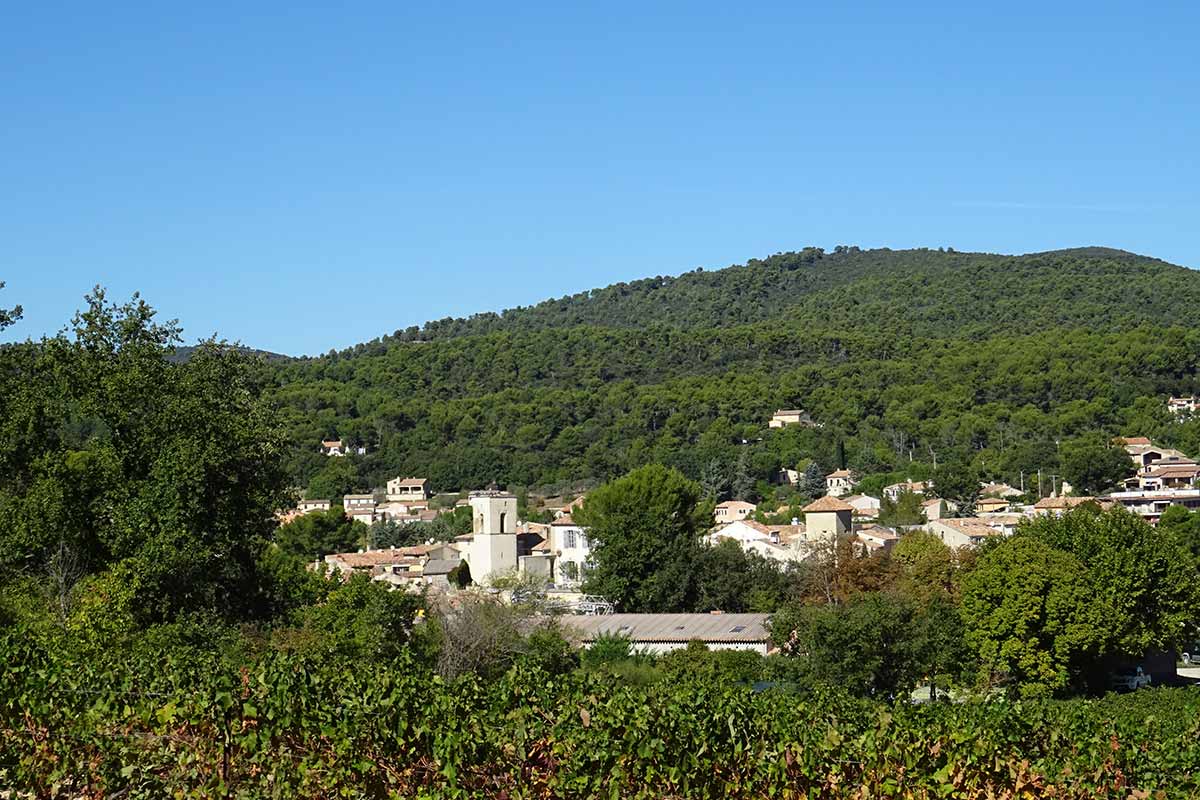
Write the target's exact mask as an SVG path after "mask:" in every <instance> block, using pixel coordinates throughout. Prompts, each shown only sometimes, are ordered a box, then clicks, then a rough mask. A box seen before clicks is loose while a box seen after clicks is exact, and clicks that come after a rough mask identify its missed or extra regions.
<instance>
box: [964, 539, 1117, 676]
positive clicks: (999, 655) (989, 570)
mask: <svg viewBox="0 0 1200 800" xmlns="http://www.w3.org/2000/svg"><path fill="white" fill-rule="evenodd" d="M962 616H963V621H964V622H965V624H966V631H967V642H968V643H969V644H970V645H971V646H972V648H973V649H974V650H975V652H976V654H977V657H978V659H979V665H980V677H981V679H982V680H984V681H985V682H988V683H992V684H997V685H1001V686H1004V687H1006V688H1007V689H1009V690H1010V691H1013V692H1015V693H1019V694H1021V695H1025V696H1046V695H1051V694H1055V693H1061V692H1063V691H1065V690H1066V689H1067V688H1068V687H1069V686H1072V685H1078V684H1079V683H1080V682H1081V681H1082V680H1083V678H1084V672H1085V670H1087V669H1088V668H1089V667H1090V665H1091V664H1093V663H1094V662H1095V660H1096V659H1097V658H1098V657H1099V656H1100V655H1101V654H1102V653H1103V651H1104V646H1105V643H1106V642H1107V641H1108V629H1109V625H1110V623H1111V621H1112V617H1113V612H1112V609H1110V608H1108V607H1107V606H1106V604H1105V603H1104V602H1103V600H1101V599H1099V598H1098V597H1097V594H1096V586H1095V584H1094V583H1093V581H1092V579H1091V576H1090V575H1089V574H1088V571H1087V569H1086V568H1085V567H1084V566H1083V564H1081V563H1080V562H1079V560H1078V559H1077V558H1075V556H1073V555H1071V554H1070V553H1066V552H1063V551H1061V550H1056V549H1055V548H1053V547H1051V546H1049V545H1047V544H1045V543H1043V542H1042V541H1040V540H1039V539H1038V538H1036V537H1034V536H1021V535H1018V536H1015V537H1013V538H1012V539H1009V540H1006V541H1003V542H1000V543H999V544H998V545H996V546H994V547H992V548H990V549H989V550H987V551H986V552H985V553H984V554H983V555H982V556H980V558H979V560H978V562H977V563H976V565H975V568H974V569H973V570H971V572H969V573H968V574H967V575H966V577H965V578H964V579H963V596H962Z"/></svg>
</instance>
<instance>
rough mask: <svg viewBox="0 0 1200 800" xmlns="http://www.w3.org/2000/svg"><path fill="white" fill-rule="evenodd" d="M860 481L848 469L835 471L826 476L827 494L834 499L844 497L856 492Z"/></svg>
mask: <svg viewBox="0 0 1200 800" xmlns="http://www.w3.org/2000/svg"><path fill="white" fill-rule="evenodd" d="M856 485H858V481H856V480H855V479H854V475H853V474H852V473H851V472H850V470H848V469H835V470H834V471H833V472H831V473H829V474H828V475H826V476H825V494H827V495H830V496H832V497H842V496H843V495H847V494H850V493H851V492H852V491H854V487H855V486H856Z"/></svg>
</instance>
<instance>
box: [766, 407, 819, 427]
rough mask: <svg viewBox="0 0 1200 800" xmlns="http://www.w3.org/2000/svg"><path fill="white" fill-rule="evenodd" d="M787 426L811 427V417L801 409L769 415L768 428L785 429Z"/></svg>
mask: <svg viewBox="0 0 1200 800" xmlns="http://www.w3.org/2000/svg"><path fill="white" fill-rule="evenodd" d="M788 425H805V426H809V427H811V426H812V425H813V420H812V417H811V416H809V414H808V412H807V411H805V410H804V409H802V408H795V409H780V410H779V411H776V412H775V413H774V414H773V415H771V419H770V421H769V422H768V423H767V427H768V428H785V427H787V426H788Z"/></svg>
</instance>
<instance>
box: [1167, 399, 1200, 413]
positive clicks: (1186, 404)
mask: <svg viewBox="0 0 1200 800" xmlns="http://www.w3.org/2000/svg"><path fill="white" fill-rule="evenodd" d="M1197 408H1200V397H1196V396H1194V395H1192V396H1188V397H1171V398H1169V399H1168V400H1167V410H1168V411H1170V412H1171V413H1172V414H1174V415H1175V416H1177V417H1182V416H1187V415H1189V414H1195V413H1196V409H1197Z"/></svg>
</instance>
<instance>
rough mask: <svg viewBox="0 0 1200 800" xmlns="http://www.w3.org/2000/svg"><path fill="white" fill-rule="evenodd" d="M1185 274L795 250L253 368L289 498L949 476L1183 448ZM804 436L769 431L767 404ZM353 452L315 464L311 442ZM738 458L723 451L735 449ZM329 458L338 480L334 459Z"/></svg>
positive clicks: (1199, 279) (1143, 262) (1193, 303)
mask: <svg viewBox="0 0 1200 800" xmlns="http://www.w3.org/2000/svg"><path fill="white" fill-rule="evenodd" d="M1198 362H1200V273H1197V272H1194V271H1192V270H1190V269H1186V268H1184V267H1178V266H1174V265H1171V264H1167V263H1165V262H1163V261H1159V260H1157V259H1153V258H1147V257H1144V256H1138V255H1134V254H1131V253H1126V252H1122V251H1117V250H1108V249H1100V248H1087V249H1076V250H1064V251H1055V252H1049V253H1036V254H1030V255H1024V256H1004V255H988V254H970V253H957V252H952V251H946V252H942V251H930V250H910V251H890V250H872V251H861V250H858V249H857V248H838V249H837V250H835V251H834V252H832V253H825V252H822V251H820V250H817V249H807V250H803V251H800V252H798V253H790V254H782V255H776V256H772V257H770V258H767V259H764V260H762V261H751V262H749V263H748V264H747V265H745V266H739V267H731V268H728V269H724V270H720V271H715V272H701V271H696V272H691V273H687V274H685V275H682V276H679V277H676V278H652V279H647V280H644V281H637V282H634V283H629V284H616V285H613V286H610V287H607V288H604V289H598V290H596V291H593V292H588V293H584V294H579V295H574V296H571V297H567V298H563V299H560V300H553V301H547V302H545V303H541V304H538V305H535V306H531V307H528V308H519V309H514V310H510V311H506V312H504V313H503V314H485V315H478V316H475V317H472V318H469V319H463V320H449V321H441V322H433V323H429V324H428V325H427V326H426V327H425V328H424V329H420V330H418V329H410V330H409V331H405V332H399V333H398V334H397V335H395V336H391V337H384V338H383V339H379V340H376V341H374V342H371V343H367V344H363V345H359V346H357V347H355V348H352V349H351V350H348V351H343V352H341V353H337V354H331V355H330V356H325V357H321V358H315V359H297V360H289V361H286V362H282V363H277V364H272V365H268V366H267V367H265V369H266V370H267V374H268V379H269V380H270V381H271V382H272V383H273V384H274V385H275V391H274V396H275V399H276V402H277V403H278V405H279V408H280V409H281V412H282V414H283V419H284V420H285V423H286V425H287V427H288V430H289V432H290V435H291V438H292V442H293V458H292V462H291V463H290V464H289V466H290V468H291V470H292V472H293V474H294V476H295V480H296V482H297V484H298V485H300V486H309V487H310V488H311V489H312V490H313V492H314V493H315V494H321V495H336V494H338V493H340V492H342V491H350V490H352V489H366V488H369V487H371V486H378V485H380V484H381V483H382V481H383V480H385V479H386V478H388V477H392V476H394V475H396V474H400V473H405V474H420V475H426V476H428V477H429V478H430V479H431V481H432V482H433V483H434V485H435V487H436V488H439V489H458V488H472V487H476V486H482V485H486V484H487V483H490V482H492V481H493V480H495V481H500V482H501V483H508V484H510V485H541V484H547V483H556V482H587V481H595V480H601V479H604V478H608V477H611V476H613V475H615V474H619V473H621V472H624V471H626V470H628V469H631V468H633V467H636V466H639V465H641V464H643V463H647V462H649V461H658V462H663V463H667V464H672V465H674V466H677V467H679V468H680V469H682V470H683V471H684V472H685V473H687V474H689V475H691V476H692V477H696V478H700V477H704V476H706V475H707V476H709V477H711V476H712V475H717V478H716V480H717V482H718V483H720V482H721V475H724V476H725V478H727V480H726V481H725V484H726V485H728V484H731V483H732V479H733V477H734V476H735V474H736V475H740V476H741V477H742V479H743V482H744V479H745V477H746V476H747V475H748V476H750V477H751V478H753V479H754V480H759V481H765V480H766V479H767V478H768V477H770V476H771V475H772V474H773V473H774V472H776V471H777V470H778V469H779V468H780V467H789V468H794V467H795V466H797V465H801V464H806V463H808V461H809V460H815V461H816V462H817V464H818V465H819V466H821V467H822V468H832V467H834V466H837V465H840V464H841V463H843V462H844V463H845V464H846V465H848V466H850V467H851V468H853V469H856V470H858V471H860V472H862V473H865V474H874V473H896V472H909V473H913V472H920V471H921V470H922V469H923V468H924V467H923V462H925V461H932V459H933V455H934V454H935V453H936V454H937V457H938V459H939V462H941V463H945V462H946V461H947V460H949V459H954V460H957V461H961V462H962V463H967V464H971V465H973V468H977V469H979V470H980V471H981V472H983V473H984V474H986V475H987V476H989V477H996V478H1004V479H1010V480H1016V479H1017V478H1018V476H1019V474H1020V472H1022V471H1025V472H1026V473H1028V472H1030V471H1036V470H1038V469H1042V470H1043V471H1045V472H1054V471H1056V470H1059V469H1060V468H1061V465H1062V461H1061V453H1060V443H1061V442H1068V447H1069V444H1070V443H1071V442H1073V441H1075V440H1079V441H1083V440H1085V439H1086V440H1089V441H1106V440H1107V437H1110V436H1111V435H1113V434H1116V433H1138V434H1142V435H1149V436H1156V437H1158V438H1160V439H1162V440H1163V441H1164V443H1166V444H1174V445H1175V446H1179V447H1181V448H1183V449H1185V450H1188V451H1193V450H1197V451H1200V425H1196V424H1192V423H1188V424H1178V423H1176V422H1175V421H1174V420H1172V419H1171V418H1170V417H1169V416H1168V415H1167V414H1166V411H1165V407H1164V400H1165V396H1166V395H1167V394H1170V393H1180V392H1192V391H1197V390H1200V379H1198V375H1197V363H1198ZM793 406H799V407H803V408H806V409H808V410H809V411H810V412H811V413H812V414H813V416H814V418H815V419H816V420H817V421H818V422H820V423H821V424H822V427H821V428H818V429H806V430H795V429H789V430H787V431H783V432H777V431H776V432H772V431H767V430H766V428H765V422H766V420H767V418H768V417H769V416H770V414H771V412H772V411H773V410H775V409H776V408H783V407H793ZM328 437H341V438H344V439H347V440H349V441H353V442H358V443H362V444H365V445H366V446H367V447H368V450H369V455H368V456H366V457H365V458H357V457H356V458H353V459H332V460H331V459H325V458H323V457H321V456H320V455H319V453H318V443H319V441H320V440H321V439H322V438H328ZM743 442H744V443H743ZM335 462H336V463H335Z"/></svg>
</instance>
